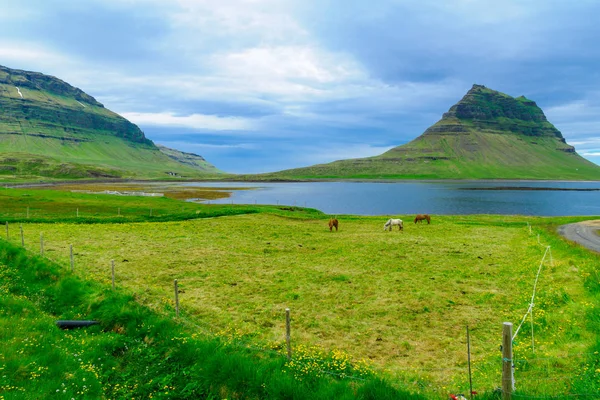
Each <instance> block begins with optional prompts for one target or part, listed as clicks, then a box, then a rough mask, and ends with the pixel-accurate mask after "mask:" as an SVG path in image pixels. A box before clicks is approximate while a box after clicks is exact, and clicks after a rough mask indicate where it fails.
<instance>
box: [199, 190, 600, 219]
mask: <svg viewBox="0 0 600 400" xmlns="http://www.w3.org/2000/svg"><path fill="white" fill-rule="evenodd" d="M188 185H190V186H200V187H216V188H219V187H222V188H254V189H253V190H227V192H231V197H230V198H228V199H223V200H219V201H215V200H211V201H210V203H212V204H215V203H222V204H225V203H231V202H233V203H234V204H279V205H290V206H294V205H295V206H301V207H311V208H316V209H319V210H321V211H323V212H324V213H327V214H354V215H394V214H415V213H428V214H509V215H510V214H521V215H541V216H543V215H548V216H552V215H600V182H549V181H545V182H539V181H536V182H529V181H502V182H479V181H478V182H443V183H441V182H394V183H370V182H290V183H279V182H278V183H256V182H252V183H237V182H211V183H206V182H198V183H189V184H188ZM490 188H493V189H497V188H504V189H507V190H489V189H490ZM518 188H521V189H518ZM524 188H538V189H540V188H541V189H543V190H524ZM486 189H488V190H486ZM550 189H553V190H550ZM556 189H562V190H556ZM565 189H568V190H565ZM574 189H579V190H581V189H586V191H578V190H574Z"/></svg>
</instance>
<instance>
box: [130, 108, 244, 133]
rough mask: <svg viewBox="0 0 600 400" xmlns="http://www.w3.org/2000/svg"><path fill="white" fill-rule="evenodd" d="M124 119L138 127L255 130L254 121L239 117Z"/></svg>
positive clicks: (133, 116) (148, 115)
mask: <svg viewBox="0 0 600 400" xmlns="http://www.w3.org/2000/svg"><path fill="white" fill-rule="evenodd" d="M123 117H125V118H126V119H128V120H130V121H131V122H133V123H135V124H138V125H151V126H164V127H180V128H191V129H197V130H203V131H237V130H243V131H248V130H254V129H256V126H255V125H256V124H255V123H254V121H252V120H249V119H245V118H237V117H219V116H216V115H202V114H191V115H185V116H180V115H176V114H174V113H170V112H162V113H136V112H131V113H124V114H123Z"/></svg>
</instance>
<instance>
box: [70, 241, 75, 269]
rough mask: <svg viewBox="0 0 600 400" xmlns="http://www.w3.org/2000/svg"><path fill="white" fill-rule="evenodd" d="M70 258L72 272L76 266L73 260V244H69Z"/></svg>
mask: <svg viewBox="0 0 600 400" xmlns="http://www.w3.org/2000/svg"><path fill="white" fill-rule="evenodd" d="M69 258H70V259H71V272H73V270H74V269H75V268H74V262H73V245H72V244H71V245H69Z"/></svg>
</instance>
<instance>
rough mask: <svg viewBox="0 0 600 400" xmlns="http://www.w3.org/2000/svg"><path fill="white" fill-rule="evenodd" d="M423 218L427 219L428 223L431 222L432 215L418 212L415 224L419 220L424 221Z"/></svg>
mask: <svg viewBox="0 0 600 400" xmlns="http://www.w3.org/2000/svg"><path fill="white" fill-rule="evenodd" d="M423 220H426V221H427V223H428V224H430V223H431V217H430V216H429V214H417V216H416V217H415V224H416V223H417V222H422V221H423Z"/></svg>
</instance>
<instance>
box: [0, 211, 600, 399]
mask: <svg viewBox="0 0 600 400" xmlns="http://www.w3.org/2000/svg"><path fill="white" fill-rule="evenodd" d="M528 229H529V232H530V234H533V233H532V231H531V226H530V225H529V224H528ZM19 230H20V242H21V245H22V246H23V247H24V246H25V240H24V233H23V226H22V225H20V226H19ZM6 239H7V241H11V236H10V229H9V224H8V222H7V223H6ZM12 240H13V241H14V240H15V239H14V238H13V239H12ZM537 242H538V244H540V245H541V243H540V238H539V234H538V235H537ZM40 256H42V257H46V258H49V257H48V255H47V254H45V253H44V235H43V233H40ZM69 260H70V269H71V271H72V272H75V271H76V269H77V268H76V267H75V257H74V253H73V245H72V244H71V245H69ZM52 261H55V260H52ZM546 261H548V262H549V263H550V265H553V259H552V251H551V247H550V246H545V251H544V253H543V256H542V260H541V262H540V264H539V266H538V268H537V273H536V275H535V280H534V282H533V290H532V296H531V300H530V302H529V305H528V308H527V311H526V312H525V315H524V316H523V318H522V320H521V322H520V324H519V326H518V327H517V329H516V330H515V332H514V334H513V333H512V324H511V323H505V324H504V325H503V334H502V355H501V356H500V354H498V355H497V356H491V357H488V358H487V359H484V360H475V362H474V363H473V365H472V360H471V342H470V334H469V330H468V327H467V330H466V353H465V360H467V364H466V365H465V372H464V376H465V380H464V381H465V382H467V381H468V383H469V386H468V391H467V390H465V389H467V387H465V385H464V384H463V385H462V386H461V385H457V384H456V382H453V383H452V384H448V385H447V386H437V387H436V386H433V385H431V384H429V387H428V388H426V389H428V390H429V391H433V392H438V393H444V392H467V393H469V395H470V397H472V396H473V394H474V393H475V392H474V391H473V375H474V373H475V375H477V374H479V375H482V374H486V373H487V374H489V371H490V370H496V371H497V373H498V375H499V376H500V375H501V379H498V382H499V383H500V384H501V387H500V388H498V389H497V392H498V393H501V394H502V398H503V399H511V398H515V399H518V398H524V399H550V398H558V397H556V396H554V395H553V394H548V393H547V390H548V387H556V390H557V393H564V391H565V390H567V392H568V391H569V390H568V389H569V386H570V385H572V382H574V381H576V380H577V379H579V378H580V375H577V374H573V373H571V374H569V373H566V372H568V371H565V375H560V376H557V375H556V374H555V373H553V371H554V370H555V369H556V368H557V363H558V361H557V360H564V359H570V360H573V359H576V360H578V361H579V360H581V363H583V362H588V363H594V362H595V361H594V360H597V359H598V355H597V354H592V353H574V354H567V355H565V356H564V357H562V358H558V357H539V358H535V357H532V358H516V357H515V356H514V352H513V343H514V342H515V339H516V338H517V336H518V335H519V333H522V331H523V329H522V328H523V327H524V326H525V322H526V320H527V318H528V317H529V318H530V329H531V350H532V354H535V336H534V313H533V310H534V307H535V299H536V292H537V290H538V283H539V278H540V276H541V274H542V272H543V267H544V266H545V262H546ZM55 262H58V261H55ZM58 263H60V262H58ZM107 268H108V267H107ZM117 272H118V271H117ZM110 276H111V284H112V288H113V289H114V290H116V282H117V277H118V275H117V273H116V271H115V263H114V260H111V263H110ZM180 293H181V290H180V288H179V281H178V280H177V279H175V280H174V281H173V301H174V313H175V318H177V319H178V320H179V322H180V323H182V324H183V325H185V326H188V327H190V328H193V329H196V330H199V331H201V332H202V333H203V334H205V335H208V336H213V337H222V334H221V333H222V331H223V329H222V328H220V327H217V326H213V325H210V324H207V323H203V322H202V321H198V320H192V319H191V318H189V317H190V315H189V314H187V313H185V312H183V313H182V311H183V310H181V309H180V299H179V296H180ZM220 332H221V333H220ZM282 337H285V345H283V346H281V347H280V348H277V349H275V350H274V349H268V348H265V347H261V346H257V345H256V343H255V342H253V341H251V340H248V339H247V338H244V337H236V338H234V339H235V340H232V341H231V342H230V343H229V344H230V345H233V346H238V347H243V348H244V349H247V350H252V351H256V352H260V353H265V354H271V355H273V356H278V357H279V356H285V357H287V360H288V363H287V365H288V366H291V365H295V366H296V367H300V368H304V369H306V368H307V367H310V366H312V368H313V369H315V367H314V366H315V365H316V366H317V367H316V370H317V371H318V372H319V373H320V374H324V375H330V376H334V377H337V378H342V379H353V380H362V379H364V377H363V376H361V374H360V372H357V371H355V370H352V369H344V370H340V369H334V368H331V369H328V368H323V367H322V366H323V364H324V362H323V358H316V357H313V356H311V355H307V354H295V353H294V352H293V347H292V338H293V336H292V319H291V310H290V309H289V308H286V309H285V332H282ZM590 360H591V361H590ZM569 365H572V363H571V364H569ZM536 366H537V367H536ZM540 366H541V367H540ZM398 370H399V371H404V372H405V373H408V374H409V375H410V374H415V373H419V374H435V373H441V374H443V373H447V372H449V368H444V367H441V368H406V369H405V370H402V369H398ZM598 371H599V373H600V369H598ZM551 372H552V373H551ZM532 373H536V374H539V375H538V376H537V377H536V378H535V379H531V378H529V379H527V384H526V385H525V386H523V388H520V387H519V384H518V383H519V378H520V375H521V374H523V375H531V374H532ZM544 373H545V374H546V375H544ZM467 379H468V380H467ZM548 382H551V384H548ZM399 383H400V385H401V386H403V387H404V388H405V389H407V390H415V386H416V388H418V389H423V387H421V386H420V385H421V383H416V384H414V383H413V386H411V384H410V382H399ZM424 385H427V384H424ZM452 388H458V389H459V390H453V389H452ZM524 392H527V393H528V395H525V394H522V393H524ZM469 395H467V397H469ZM553 396H554V397H553ZM566 396H567V397H570V398H599V397H600V396H598V394H596V393H584V392H581V393H578V394H569V395H566ZM561 398H562V397H561Z"/></svg>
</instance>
